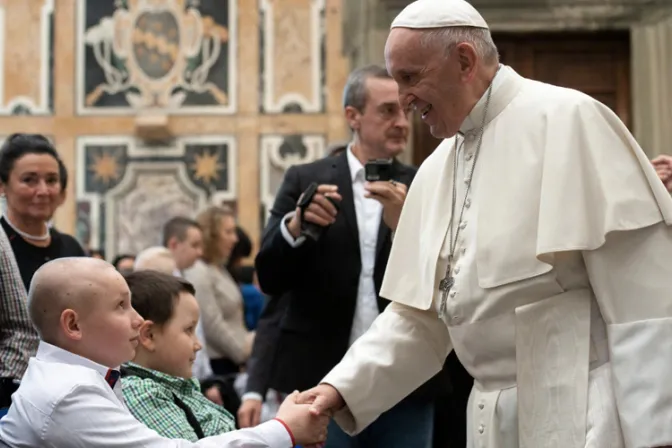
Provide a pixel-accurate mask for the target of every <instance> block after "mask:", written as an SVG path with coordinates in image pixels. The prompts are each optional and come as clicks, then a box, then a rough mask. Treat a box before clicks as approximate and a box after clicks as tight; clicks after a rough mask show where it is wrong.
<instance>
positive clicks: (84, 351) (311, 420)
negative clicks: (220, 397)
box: [0, 258, 328, 448]
mask: <svg viewBox="0 0 672 448" xmlns="http://www.w3.org/2000/svg"><path fill="white" fill-rule="evenodd" d="M28 295H29V297H28V311H29V314H30V317H31V319H32V320H33V323H34V325H35V327H36V329H37V331H38V333H39V335H40V338H41V342H40V346H39V348H38V351H37V355H36V356H35V357H34V358H31V360H30V362H29V364H28V370H27V371H26V374H25V376H24V377H23V380H22V382H21V386H20V387H19V389H18V390H17V392H16V393H15V394H14V396H13V404H12V407H11V408H10V410H9V413H8V414H7V416H6V417H5V418H4V419H3V420H2V421H0V440H1V441H2V442H4V443H5V444H7V445H8V446H10V447H14V448H19V447H20V448H28V447H31V448H32V447H35V448H37V447H54V448H60V447H62V448H66V447H68V448H69V447H88V448H98V447H101V448H102V447H106V448H137V447H143V448H185V447H213V448H214V447H218V448H234V447H236V448H276V447H277V448H290V447H293V446H294V445H295V444H297V443H299V444H312V443H319V442H322V441H323V440H325V438H326V425H327V423H328V418H315V417H314V416H312V415H311V414H310V412H309V409H308V406H307V405H298V404H296V402H295V401H296V394H295V395H293V396H290V398H288V400H287V401H286V402H285V403H283V406H282V407H281V409H280V411H279V412H278V419H277V420H275V421H271V422H268V423H265V424H263V425H260V426H257V427H256V428H254V429H251V430H241V431H234V432H230V433H227V434H223V435H219V436H215V437H209V438H205V439H201V440H199V441H198V442H196V443H192V442H189V441H186V440H178V439H165V438H163V437H161V436H159V435H158V434H157V433H156V432H154V431H152V430H150V429H149V428H147V427H146V426H144V425H143V424H141V423H140V422H138V421H137V420H135V418H133V416H132V415H131V414H130V413H129V412H128V410H127V409H126V407H125V405H124V404H123V398H122V395H121V384H120V382H119V381H118V379H119V370H118V367H119V366H120V365H121V364H122V363H125V362H127V361H130V360H131V359H132V358H133V357H134V356H135V347H136V345H137V337H138V328H139V327H140V325H141V324H142V319H141V317H140V316H139V315H138V313H136V312H135V310H134V309H133V307H132V306H131V296H130V292H129V289H128V285H127V284H126V281H125V280H124V278H123V277H122V276H121V275H120V274H119V273H118V272H117V271H116V270H115V269H114V267H113V266H112V265H111V264H108V263H106V262H105V261H102V260H98V259H93V258H61V259H57V260H54V261H51V262H49V263H46V264H45V265H43V266H42V267H41V268H40V269H38V271H37V272H36V273H35V276H34V277H33V280H32V282H31V285H30V290H29V293H28Z"/></svg>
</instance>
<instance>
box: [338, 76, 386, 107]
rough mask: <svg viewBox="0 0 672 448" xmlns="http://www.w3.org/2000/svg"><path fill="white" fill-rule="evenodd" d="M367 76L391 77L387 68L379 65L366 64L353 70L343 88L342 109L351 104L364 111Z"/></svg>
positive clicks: (367, 93) (366, 97) (366, 96)
mask: <svg viewBox="0 0 672 448" xmlns="http://www.w3.org/2000/svg"><path fill="white" fill-rule="evenodd" d="M369 78H379V79H392V77H391V76H390V74H389V73H387V69H385V68H384V67H381V66H380V65H375V64H374V65H367V66H364V67H360V68H358V69H356V70H353V71H352V72H351V73H350V76H348V80H347V82H346V83H345V88H344V89H343V109H345V108H346V107H348V106H351V107H354V108H355V109H357V110H358V111H360V112H363V111H364V108H365V107H366V100H367V99H368V96H369V92H368V89H367V87H366V81H367V80H368V79H369Z"/></svg>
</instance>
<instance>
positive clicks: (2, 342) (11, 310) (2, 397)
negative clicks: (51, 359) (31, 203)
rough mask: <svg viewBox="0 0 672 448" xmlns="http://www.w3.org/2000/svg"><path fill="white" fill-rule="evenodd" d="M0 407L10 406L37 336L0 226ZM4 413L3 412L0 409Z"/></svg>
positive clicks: (19, 278)
mask: <svg viewBox="0 0 672 448" xmlns="http://www.w3.org/2000/svg"><path fill="white" fill-rule="evenodd" d="M0 328H2V331H1V332H0V410H1V409H3V408H7V407H8V406H9V405H10V404H11V402H12V400H11V396H12V394H13V393H14V392H15V391H16V388H17V387H18V385H17V382H18V380H20V379H21V377H22V376H23V373H24V372H25V370H26V368H27V367H28V359H29V358H30V357H31V356H33V355H34V354H35V351H36V350H37V343H38V340H39V339H38V337H37V333H36V332H35V329H34V328H33V324H32V322H31V321H30V318H29V317H28V311H27V310H26V290H25V289H24V288H23V286H22V285H21V274H19V268H18V266H17V265H16V261H15V260H14V255H13V253H12V247H11V245H10V244H9V240H8V239H7V235H6V234H5V231H4V229H3V228H2V227H0ZM0 412H2V411H0Z"/></svg>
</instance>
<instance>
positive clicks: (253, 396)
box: [240, 392, 264, 401]
mask: <svg viewBox="0 0 672 448" xmlns="http://www.w3.org/2000/svg"><path fill="white" fill-rule="evenodd" d="M240 400H241V401H246V400H254V401H264V397H262V396H261V394H260V393H257V392H246V393H244V394H243V397H242V398H241V399H240Z"/></svg>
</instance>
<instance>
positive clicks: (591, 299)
mask: <svg viewBox="0 0 672 448" xmlns="http://www.w3.org/2000/svg"><path fill="white" fill-rule="evenodd" d="M385 58H386V62H387V67H388V70H389V71H390V73H391V74H392V76H393V77H394V78H395V80H396V81H397V82H398V84H399V99H400V102H401V104H402V105H403V106H404V107H408V108H412V109H415V110H416V111H417V112H419V113H421V114H422V119H423V121H424V122H425V123H426V124H427V125H429V126H430V129H431V132H432V134H433V135H434V136H436V137H440V138H444V139H446V140H444V142H443V143H442V144H441V145H440V146H439V147H438V149H437V150H436V151H435V152H434V153H433V154H432V155H431V156H430V157H429V159H427V161H426V162H425V163H424V164H423V166H422V167H421V168H420V170H419V172H418V174H417V176H416V178H415V181H414V183H413V185H412V187H411V189H410V191H409V194H408V197H407V199H406V202H405V204H404V209H403V211H402V215H401V219H400V222H399V226H398V228H397V232H396V235H395V239H394V245H393V248H392V253H391V256H390V261H389V264H388V266H387V271H386V274H385V281H384V283H383V287H382V290H381V295H382V296H384V297H386V298H388V299H391V300H392V301H393V302H394V303H393V304H392V305H390V306H389V307H388V308H387V309H386V311H385V312H384V313H383V314H382V315H381V316H380V318H379V319H378V320H377V321H376V322H375V323H374V325H373V326H372V327H371V329H370V330H369V332H368V333H367V334H365V335H364V336H363V337H362V338H360V339H359V340H358V341H357V342H356V343H355V344H354V345H353V346H352V347H351V349H350V350H349V352H348V353H347V354H346V356H345V358H344V359H343V361H342V362H341V363H340V364H339V365H338V366H336V367H335V368H334V370H333V371H332V372H331V373H330V374H329V375H327V377H326V378H325V379H324V380H323V384H321V385H319V386H317V387H316V388H314V389H312V390H309V391H307V392H305V393H304V394H303V396H302V397H301V400H302V401H304V402H312V403H313V407H314V409H313V411H314V412H316V413H320V412H330V411H339V412H338V413H337V415H336V419H337V421H338V422H339V423H340V424H341V426H342V427H343V428H345V429H347V430H348V431H350V432H357V431H361V430H362V429H363V428H365V427H366V426H367V425H369V424H370V423H371V422H372V421H374V420H375V419H376V418H377V417H378V416H379V415H380V414H381V413H382V412H384V411H385V410H386V409H388V408H390V407H391V406H393V405H394V404H395V403H396V402H397V401H399V400H400V399H402V397H404V396H405V395H406V394H408V393H409V392H410V391H411V390H413V389H414V388H415V387H417V386H418V385H419V384H421V383H422V382H423V381H426V380H427V378H429V377H430V376H432V375H434V374H435V373H436V372H437V371H438V370H439V369H440V368H441V365H442V363H443V360H444V359H445V358H446V355H447V354H448V353H450V351H451V350H455V351H456V353H457V355H458V357H459V358H460V360H461V362H462V363H463V364H464V366H465V367H466V368H467V369H468V370H469V372H470V373H471V374H472V375H473V377H474V379H475V383H474V388H473V390H472V394H471V398H470V404H469V410H468V438H469V440H468V447H469V448H475V447H486V448H515V447H525V448H547V447H549V448H550V447H558V448H583V447H599V448H618V447H624V446H625V447H628V448H630V447H632V448H640V447H659V446H669V445H672V425H671V424H670V416H672V388H671V387H670V384H669V381H670V377H672V349H670V346H669V343H665V341H668V342H669V341H670V340H672V300H670V295H671V294H672V263H670V258H669V256H670V253H672V228H671V227H670V225H672V200H671V199H670V196H669V194H668V193H667V191H666V190H665V187H664V186H663V184H662V183H661V182H660V180H659V179H658V177H657V175H656V171H655V170H654V168H653V167H652V165H651V163H650V162H649V160H648V159H647V158H646V156H645V154H644V152H643V151H642V150H641V148H640V147H639V146H638V144H637V142H636V141H635V140H634V139H633V137H632V136H631V135H630V133H629V132H628V130H627V129H626V127H625V126H624V125H623V123H622V122H621V121H620V120H619V119H618V117H617V116H616V115H615V114H614V113H613V112H612V111H611V110H610V109H609V108H607V107H606V106H604V105H603V104H601V103H600V102H598V101H596V100H594V99H592V98H590V97H588V96H586V95H584V94H582V93H580V92H577V91H574V90H570V89H563V88H558V87H554V86H550V85H547V84H543V83H539V82H534V81H531V80H528V79H525V78H523V77H521V76H520V75H518V74H517V73H516V72H515V71H514V70H512V69H511V68H510V67H507V66H504V65H501V64H499V62H498V54H497V48H496V47H495V45H494V43H493V41H492V38H491V36H490V31H489V30H488V25H487V23H486V22H485V20H484V19H483V18H482V17H481V16H480V14H479V13H478V12H477V11H476V10H475V9H474V8H473V7H472V6H471V5H469V4H468V3H466V2H465V1H463V0H418V1H416V2H413V3H412V4H410V5H409V6H407V7H406V8H405V9H404V10H403V11H402V12H401V13H400V14H399V16H398V17H397V18H396V19H395V20H394V22H393V23H392V31H391V32H390V35H389V38H388V41H387V45H386V49H385Z"/></svg>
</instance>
